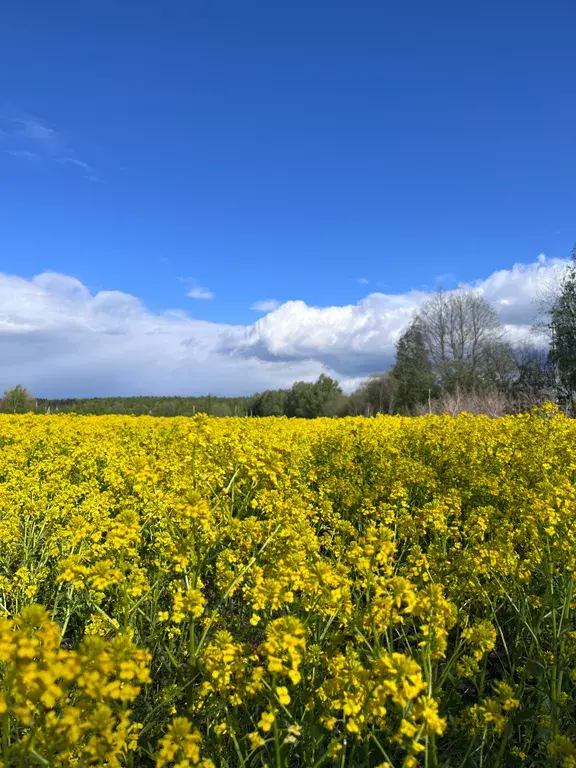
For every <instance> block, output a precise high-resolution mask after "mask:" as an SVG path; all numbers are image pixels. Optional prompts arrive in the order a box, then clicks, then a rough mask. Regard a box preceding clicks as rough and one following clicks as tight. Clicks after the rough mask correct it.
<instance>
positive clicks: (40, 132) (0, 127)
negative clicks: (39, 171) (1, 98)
mask: <svg viewBox="0 0 576 768" xmlns="http://www.w3.org/2000/svg"><path fill="white" fill-rule="evenodd" d="M0 138H1V139H2V142H3V143H4V144H8V145H10V146H9V148H8V149H7V150H5V151H6V153H7V154H9V155H11V156H12V157H14V158H18V159H20V160H28V161H29V160H37V161H39V160H44V161H49V162H52V163H57V164H59V165H70V166H73V167H75V168H78V169H79V170H80V171H82V173H83V174H84V178H86V179H88V180H89V181H95V182H99V181H101V179H100V178H98V176H97V174H96V171H95V169H94V168H93V167H92V166H91V165H89V164H88V163H86V162H84V160H80V159H79V158H78V156H77V155H76V153H75V152H74V150H73V149H72V148H71V147H70V144H69V141H68V138H67V136H66V135H65V134H64V133H63V132H61V131H56V130H55V129H54V128H52V127H51V126H49V125H48V124H47V123H45V122H44V121H43V120H41V119H40V118H38V117H34V116H33V115H30V114H28V113H27V112H24V111H22V110H20V109H17V108H15V107H13V106H6V107H4V110H3V112H2V113H0Z"/></svg>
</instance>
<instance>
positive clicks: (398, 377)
mask: <svg viewBox="0 0 576 768" xmlns="http://www.w3.org/2000/svg"><path fill="white" fill-rule="evenodd" d="M392 376H393V377H394V381H395V384H396V386H395V397H394V410H395V411H396V412H397V413H405V414H411V413H414V411H415V409H416V408H417V407H418V406H419V405H422V403H425V402H427V401H428V400H429V398H431V397H433V396H434V395H435V394H436V389H437V387H436V381H435V376H434V372H433V371H432V366H431V364H430V360H429V357H428V351H427V349H426V342H425V339H424V334H423V332H422V323H421V321H420V319H419V318H418V317H417V318H416V319H415V320H414V321H413V322H412V323H410V325H409V326H408V328H407V329H406V330H405V331H404V333H403V334H402V336H401V337H400V339H399V340H398V343H397V344H396V363H395V364H394V367H393V368H392Z"/></svg>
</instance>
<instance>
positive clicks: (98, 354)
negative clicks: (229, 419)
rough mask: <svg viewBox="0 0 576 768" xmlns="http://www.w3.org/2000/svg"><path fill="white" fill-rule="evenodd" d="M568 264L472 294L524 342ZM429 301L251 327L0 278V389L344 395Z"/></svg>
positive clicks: (74, 285)
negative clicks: (318, 381) (315, 386)
mask: <svg viewBox="0 0 576 768" xmlns="http://www.w3.org/2000/svg"><path fill="white" fill-rule="evenodd" d="M565 264H566V262H564V261H561V260H558V259H553V260H546V261H542V260H540V261H536V262H534V263H532V264H525V265H522V264H517V265H515V266H514V267H512V268H511V269H507V270H500V271H498V272H495V273H494V274H492V275H490V276H489V277H488V278H486V279H485V280H481V281H478V282H476V283H474V284H473V285H472V286H471V287H474V288H475V289H477V290H479V291H481V292H482V293H483V294H484V296H485V297H486V298H487V299H488V300H489V301H491V302H493V303H494V305H495V306H496V308H497V309H498V311H499V313H500V316H501V318H502V321H503V322H504V323H505V324H506V327H507V329H508V331H509V333H510V335H511V337H514V338H523V337H525V336H527V335H528V333H529V329H530V325H531V323H532V320H533V318H534V313H535V308H534V303H533V302H534V299H535V298H537V297H538V295H539V292H540V291H541V290H542V288H543V286H544V285H545V284H546V283H547V282H548V281H549V280H551V279H553V276H554V274H557V273H558V271H559V270H561V269H562V268H563V267H564V265H565ZM429 295H430V294H428V293H427V292H425V291H411V292H408V293H404V294H384V293H372V294H370V295H368V296H366V297H365V298H364V299H362V300H361V301H359V302H358V303H357V304H351V305H347V306H332V307H312V306H308V305H307V304H305V303H304V302H302V301H289V302H286V303H285V304H283V305H281V306H280V307H278V308H277V309H276V310H274V311H271V312H269V314H267V315H265V316H264V317H262V318H260V319H258V320H257V321H256V322H255V323H254V324H252V325H249V326H242V325H235V326H234V325H226V324H221V323H213V322H206V321H201V320H196V319H194V318H192V317H190V316H189V315H188V314H187V313H185V312H183V311H166V312H163V313H154V312H151V311H150V310H149V309H147V307H146V306H145V305H144V304H143V303H142V302H141V301H140V300H139V299H138V298H136V297H135V296H132V295H130V294H127V293H123V292H121V291H100V292H99V293H96V294H95V295H93V294H91V293H90V291H89V290H88V289H87V288H86V286H85V285H83V284H82V283H81V282H80V281H79V280H77V279H75V278H73V277H69V276H66V275H60V274H55V273H44V274H41V275H38V276H36V277H34V278H32V279H31V280H26V279H24V278H21V277H15V276H10V275H5V274H1V273H0V356H1V358H2V362H3V365H2V368H1V370H0V390H1V389H3V388H5V387H8V386H13V385H14V384H17V383H19V382H20V383H22V384H24V385H25V386H28V387H29V388H30V389H31V390H32V391H33V392H34V393H35V394H36V395H37V396H52V397H57V396H59V397H66V396H73V395H75V396H94V395H114V394H116V395H127V394H152V395H154V394H200V393H207V392H212V393H213V394H248V393H251V392H255V391H259V390H260V391H261V390H262V389H266V388H277V387H285V386H289V385H290V384H291V383H292V382H293V381H294V380H298V379H302V380H311V379H315V378H316V377H317V376H318V375H319V374H320V373H323V372H324V373H327V374H328V375H336V376H337V377H338V378H339V379H340V380H341V382H342V384H343V386H344V387H345V388H346V389H349V388H351V387H353V385H354V384H355V383H357V381H358V378H359V377H361V376H364V375H366V374H368V373H370V372H373V371H378V370H383V369H385V368H386V367H387V366H388V365H389V364H390V362H391V360H392V357H393V352H394V342H395V341H396V339H397V337H398V335H399V333H401V331H402V329H403V328H404V327H405V326H406V324H407V323H408V322H409V321H410V319H411V318H412V316H413V314H414V312H415V311H417V309H418V307H419V306H420V305H421V304H422V302H423V301H425V300H426V299H427V298H428V297H429Z"/></svg>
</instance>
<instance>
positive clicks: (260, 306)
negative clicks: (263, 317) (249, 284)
mask: <svg viewBox="0 0 576 768" xmlns="http://www.w3.org/2000/svg"><path fill="white" fill-rule="evenodd" d="M279 306H280V302H279V301H278V300H277V299H260V301H255V302H254V304H252V306H251V307H250V309H253V310H254V311H255V312H273V311H274V310H275V309H278V307H279Z"/></svg>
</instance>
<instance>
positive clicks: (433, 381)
mask: <svg viewBox="0 0 576 768" xmlns="http://www.w3.org/2000/svg"><path fill="white" fill-rule="evenodd" d="M544 309H545V311H546V320H545V321H544V322H542V323H541V324H540V325H539V326H538V331H539V332H540V333H544V334H545V335H546V336H547V337H548V344H547V346H545V345H543V344H541V343H523V344H516V345H514V344H512V343H511V342H510V341H509V340H507V338H506V333H505V329H504V328H503V326H502V324H501V322H500V320H499V318H498V314H497V313H496V311H495V309H494V308H493V307H492V306H491V305H490V304H489V303H488V302H487V301H486V299H484V298H483V296H482V295H481V294H479V293H477V292H475V291H470V290H463V289H459V290H456V291H450V292H442V291H439V292H438V293H436V294H435V295H434V296H433V297H432V298H431V299H430V300H429V301H427V302H426V303H425V304H424V305H423V306H422V307H421V309H420V311H419V312H418V313H417V314H416V316H415V317H414V318H413V320H412V322H411V323H410V325H409V326H408V327H407V328H406V329H405V330H404V332H403V333H402V335H401V336H400V337H399V339H398V341H397V343H396V356H395V361H394V364H393V366H392V367H391V368H390V370H388V371H386V372H383V373H375V374H373V375H372V376H370V377H369V378H368V379H366V380H365V381H364V382H363V383H362V384H361V385H360V387H359V388H358V389H356V391H354V392H352V393H351V394H349V395H345V394H344V393H343V391H342V389H341V387H340V385H339V384H338V382H337V381H335V380H334V379H332V378H330V377H329V376H326V375H324V374H322V375H321V376H320V377H319V378H318V380H317V381H315V382H304V381H298V382H296V383H294V384H293V386H292V387H291V388H289V389H276V390H266V391H264V392H261V393H258V394H256V395H253V396H251V397H215V396H211V395H207V396H205V397H114V398H103V397H99V398H88V399H73V398H72V399H60V400H58V399H56V400H55V399H43V398H39V399H34V398H32V397H31V396H30V394H29V393H28V391H27V390H26V389H25V388H24V387H22V386H17V387H14V388H13V389H11V390H7V391H6V392H5V393H4V398H3V399H2V401H1V403H0V410H2V411H3V412H8V413H22V412H25V411H38V412H41V413H55V412H57V413H70V412H74V413H78V414H106V413H112V414H114V413H116V414H134V415H143V414H150V415H154V416H192V415H194V414H196V413H206V414H208V415H211V416H288V417H299V418H316V417H319V416H348V415H366V416H372V415H375V414H377V413H387V414H404V415H417V414H421V413H442V412H452V413H456V412H459V411H463V410H466V411H469V412H473V413H489V414H490V415H501V414H504V413H511V412H512V413H514V412H521V411H525V410H528V409H530V408H531V407H533V406H538V405H541V404H542V403H544V402H547V401H554V402H556V403H557V404H558V405H559V406H560V407H561V408H563V409H564V410H565V411H566V412H567V413H569V414H570V415H575V414H576V250H575V251H574V252H573V260H572V264H571V265H570V266H569V267H568V268H567V270H566V272H565V273H564V275H563V277H562V279H561V281H560V284H559V285H558V286H556V288H555V290H553V291H552V292H551V293H550V294H549V295H548V296H547V297H546V300H545V307H544Z"/></svg>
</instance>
